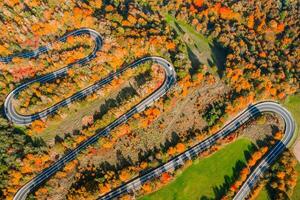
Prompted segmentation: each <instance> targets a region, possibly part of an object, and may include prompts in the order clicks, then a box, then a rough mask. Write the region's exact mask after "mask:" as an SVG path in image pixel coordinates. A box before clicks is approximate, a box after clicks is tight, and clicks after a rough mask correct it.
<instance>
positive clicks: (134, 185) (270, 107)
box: [99, 102, 295, 200]
mask: <svg viewBox="0 0 300 200" xmlns="http://www.w3.org/2000/svg"><path fill="white" fill-rule="evenodd" d="M263 112H272V113H276V114H278V115H279V116H280V117H281V118H282V119H283V120H284V123H285V131H284V133H285V134H284V137H283V139H282V140H281V141H280V142H278V143H276V145H275V146H274V147H273V148H272V149H271V150H270V151H269V152H268V153H267V154H266V155H265V156H264V157H263V159H262V160H261V162H260V163H259V164H258V165H257V167H256V168H255V170H254V171H253V172H252V173H251V174H250V175H249V177H248V179H247V180H246V181H245V183H244V184H243V186H242V187H241V189H240V190H239V191H238V193H237V194H236V196H235V197H234V199H235V200H242V199H245V198H246V197H247V196H248V195H249V193H250V192H251V190H252V189H253V187H254V186H255V184H256V183H257V182H258V180H259V178H260V177H261V175H262V174H263V172H264V171H265V170H266V169H268V168H269V166H270V164H271V163H272V162H273V161H274V160H275V159H276V158H277V157H278V156H279V155H280V153H282V151H283V150H284V149H285V148H286V147H287V145H288V144H289V142H290V141H291V139H292V137H293V134H294V131H295V123H294V120H293V118H292V116H291V114H290V113H289V112H288V111H287V110H286V109H285V108H283V107H282V106H281V105H279V104H277V103H275V102H261V103H257V104H255V105H250V106H249V107H248V108H247V109H245V110H244V111H243V112H241V113H240V114H239V115H238V116H237V117H236V118H235V119H233V120H232V121H230V122H229V123H228V124H227V125H225V126H224V127H223V128H222V129H221V130H219V131H218V132H217V133H216V134H214V135H212V136H210V137H209V138H207V139H205V140H204V141H202V142H200V143H198V144H197V145H195V146H193V147H191V148H189V149H188V150H186V151H185V152H183V153H181V154H179V155H178V156H176V157H174V158H173V159H171V160H169V161H168V162H167V163H165V164H163V165H161V166H159V167H157V168H155V169H153V170H151V171H150V172H148V173H146V174H144V175H141V176H139V177H136V178H135V179H132V180H130V181H128V182H127V183H125V184H123V185H121V186H120V187H118V188H116V189H113V190H112V191H111V192H109V193H107V194H105V195H103V196H101V197H100V198H99V199H101V200H108V199H114V198H117V197H118V196H120V195H122V194H124V193H131V192H133V191H134V190H136V189H139V188H141V186H142V184H144V183H145V182H147V181H148V180H151V179H153V178H156V177H159V176H160V175H161V174H162V173H163V172H167V171H170V170H174V169H176V168H178V167H179V166H180V165H183V163H184V162H185V161H187V160H190V159H192V158H193V157H196V156H197V155H198V154H199V153H201V152H203V151H205V150H207V149H208V148H210V147H211V146H212V145H214V144H215V143H216V141H217V140H219V139H221V138H224V137H226V136H228V135H230V134H231V133H232V132H233V131H235V130H237V129H238V128H239V127H240V126H241V125H243V124H245V123H247V122H248V121H249V120H250V119H252V118H254V117H256V116H258V115H260V114H261V113H263Z"/></svg>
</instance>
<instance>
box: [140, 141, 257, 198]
mask: <svg viewBox="0 0 300 200" xmlns="http://www.w3.org/2000/svg"><path fill="white" fill-rule="evenodd" d="M251 146H252V144H251V141H250V140H248V139H245V138H242V139H239V140H237V141H235V142H233V143H231V144H228V145H226V146H225V147H224V148H223V149H220V150H219V151H218V152H216V153H214V154H213V155H211V156H210V157H208V158H203V159H197V160H195V161H194V162H193V164H192V165H191V166H190V167H188V168H187V169H186V170H184V171H183V172H182V173H181V174H180V175H178V176H177V177H176V179H175V180H174V181H173V182H171V183H170V184H168V185H167V186H165V187H163V188H162V189H160V190H158V191H156V192H154V193H152V194H150V195H148V196H145V197H142V198H141V200H168V199H172V200H175V199H180V200H185V199H186V200H193V199H195V200H196V199H197V200H199V199H201V200H205V199H216V197H218V196H220V195H222V194H223V193H224V189H225V188H226V187H228V185H230V183H229V182H230V180H231V178H232V176H233V174H234V171H236V170H235V168H237V167H238V166H239V167H240V166H241V165H243V164H244V162H245V151H248V150H249V148H251ZM239 167H238V168H239ZM224 183H225V184H224Z"/></svg>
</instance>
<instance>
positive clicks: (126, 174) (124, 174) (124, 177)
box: [119, 170, 130, 182]
mask: <svg viewBox="0 0 300 200" xmlns="http://www.w3.org/2000/svg"><path fill="white" fill-rule="evenodd" d="M119 178H120V180H121V181H123V182H125V181H127V180H128V179H129V178H130V174H129V172H128V171H127V170H122V172H121V173H120V175H119Z"/></svg>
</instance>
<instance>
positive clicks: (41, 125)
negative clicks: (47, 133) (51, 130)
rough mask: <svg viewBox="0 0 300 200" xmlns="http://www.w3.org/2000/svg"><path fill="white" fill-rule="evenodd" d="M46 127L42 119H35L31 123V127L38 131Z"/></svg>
mask: <svg viewBox="0 0 300 200" xmlns="http://www.w3.org/2000/svg"><path fill="white" fill-rule="evenodd" d="M45 128H46V125H45V123H44V122H43V121H42V120H35V121H34V122H32V124H31V129H32V130H33V131H34V132H36V133H41V132H42V131H43V130H44V129H45Z"/></svg>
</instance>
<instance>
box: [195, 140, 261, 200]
mask: <svg viewBox="0 0 300 200" xmlns="http://www.w3.org/2000/svg"><path fill="white" fill-rule="evenodd" d="M256 149H257V148H256V147H255V145H249V146H248V149H247V150H246V151H244V156H245V159H247V157H248V156H250V155H251V154H252V152H254V151H255V150H256ZM245 167H246V164H245V162H243V161H241V160H238V161H237V162H236V164H235V166H234V167H233V168H232V176H228V175H225V176H224V182H223V184H221V185H219V186H214V187H213V188H212V189H213V192H214V196H215V197H214V198H209V197H207V196H201V197H200V198H199V199H201V200H213V199H221V198H222V197H223V196H224V195H225V194H226V193H227V192H228V191H229V189H230V187H231V185H232V184H233V183H234V182H235V180H236V179H237V178H238V177H239V175H240V172H241V170H242V169H243V168H245Z"/></svg>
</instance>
